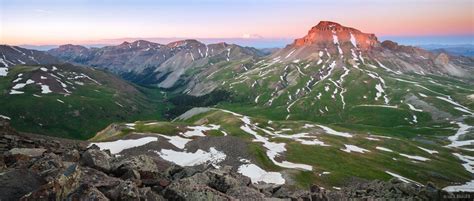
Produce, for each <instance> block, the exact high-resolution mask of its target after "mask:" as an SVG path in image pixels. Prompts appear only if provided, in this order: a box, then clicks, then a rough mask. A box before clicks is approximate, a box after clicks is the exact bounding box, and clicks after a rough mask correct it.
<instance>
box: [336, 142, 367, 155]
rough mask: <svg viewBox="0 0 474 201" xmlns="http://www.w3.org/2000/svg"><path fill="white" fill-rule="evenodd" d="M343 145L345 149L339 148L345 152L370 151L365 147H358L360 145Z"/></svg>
mask: <svg viewBox="0 0 474 201" xmlns="http://www.w3.org/2000/svg"><path fill="white" fill-rule="evenodd" d="M344 146H345V147H346V148H345V149H341V150H342V151H344V152H347V153H351V152H359V153H365V152H370V151H369V150H367V149H364V148H360V147H358V146H355V145H350V144H344Z"/></svg>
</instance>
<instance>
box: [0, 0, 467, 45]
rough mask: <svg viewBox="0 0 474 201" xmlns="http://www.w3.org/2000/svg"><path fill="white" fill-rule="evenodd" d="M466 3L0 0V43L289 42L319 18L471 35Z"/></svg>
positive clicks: (397, 31) (390, 31)
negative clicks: (258, 39) (250, 39)
mask: <svg viewBox="0 0 474 201" xmlns="http://www.w3.org/2000/svg"><path fill="white" fill-rule="evenodd" d="M340 2H342V3H340ZM473 4H474V1H471V0H451V1H443V0H412V1H409V0H399V1H396V0H385V1H376V0H365V1H356V0H342V1H338V2H337V3H335V2H331V1H322V0H315V1H309V0H295V1H289V0H274V1H271V0H261V1H250V0H243V1H236V0H230V1H219V0H189V1H186V0H176V1H170V0H158V1H148V0H137V1H131V0H123V1H109V0H98V1H87V0H71V1H69V2H68V3H64V2H61V1H57V0H44V1H41V3H38V1H34V0H18V1H8V2H7V1H6V0H0V22H1V25H0V28H1V29H0V39H1V40H0V41H1V42H0V43H2V44H10V45H22V44H31V45H59V44H65V43H73V44H87V43H89V44H93V43H100V42H101V41H102V42H103V41H107V40H110V39H120V38H156V37H160V38H245V36H249V35H250V36H253V35H257V36H261V37H262V38H264V39H279V38H285V39H288V38H291V39H294V38H299V37H302V36H304V35H305V34H306V33H307V31H308V30H309V29H310V28H311V27H312V26H314V25H316V24H317V23H318V22H319V21H320V20H328V21H335V22H338V23H340V24H342V25H344V26H349V27H354V28H356V29H359V30H361V31H363V32H366V33H375V34H376V35H377V36H379V37H382V36H457V35H463V36H466V35H472V36H474V5H473ZM229 8H233V9H235V10H237V11H242V10H245V12H237V11H234V12H232V11H230V10H229ZM157 10H159V12H158V11H157Z"/></svg>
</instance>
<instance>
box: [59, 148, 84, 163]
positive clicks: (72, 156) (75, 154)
mask: <svg viewBox="0 0 474 201" xmlns="http://www.w3.org/2000/svg"><path fill="white" fill-rule="evenodd" d="M80 158H81V154H80V153H79V151H78V150H77V149H72V150H66V151H65V152H64V153H63V154H62V159H63V161H69V162H78V161H79V159H80Z"/></svg>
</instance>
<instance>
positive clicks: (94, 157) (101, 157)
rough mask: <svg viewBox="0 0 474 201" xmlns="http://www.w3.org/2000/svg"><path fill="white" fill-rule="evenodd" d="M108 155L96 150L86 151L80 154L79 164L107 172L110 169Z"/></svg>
mask: <svg viewBox="0 0 474 201" xmlns="http://www.w3.org/2000/svg"><path fill="white" fill-rule="evenodd" d="M110 159H111V157H110V155H109V154H107V153H106V152H104V151H101V150H98V149H88V150H87V151H85V152H84V153H83V154H82V158H81V164H83V165H85V166H89V167H91V168H96V169H98V170H101V171H104V172H109V171H110V169H111V165H110Z"/></svg>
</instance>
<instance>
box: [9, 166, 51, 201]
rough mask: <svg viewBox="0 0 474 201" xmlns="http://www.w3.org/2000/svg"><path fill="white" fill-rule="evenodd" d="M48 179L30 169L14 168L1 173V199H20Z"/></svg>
mask: <svg viewBox="0 0 474 201" xmlns="http://www.w3.org/2000/svg"><path fill="white" fill-rule="evenodd" d="M44 183H46V181H45V180H44V179H43V178H41V176H39V175H38V174H36V173H35V172H33V171H31V170H28V169H14V170H10V171H7V172H4V173H2V174H0V200H18V199H20V198H21V197H22V196H24V195H25V194H27V193H29V192H31V191H34V190H36V189H38V188H39V187H40V186H41V185H43V184H44Z"/></svg>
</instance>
